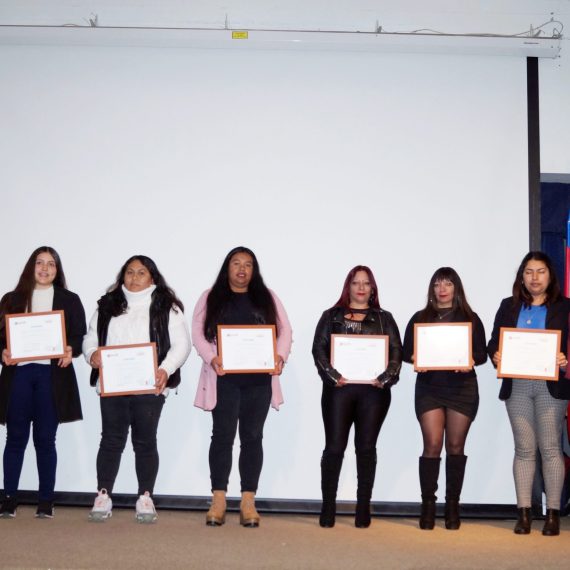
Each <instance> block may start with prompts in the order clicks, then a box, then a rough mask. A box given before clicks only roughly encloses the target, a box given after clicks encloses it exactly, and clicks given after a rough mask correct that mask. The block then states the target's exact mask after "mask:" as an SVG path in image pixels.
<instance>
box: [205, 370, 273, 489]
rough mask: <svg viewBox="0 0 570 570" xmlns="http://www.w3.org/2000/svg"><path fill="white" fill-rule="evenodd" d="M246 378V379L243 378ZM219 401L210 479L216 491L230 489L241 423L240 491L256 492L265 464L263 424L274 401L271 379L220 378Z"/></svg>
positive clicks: (216, 409) (214, 428) (213, 436)
mask: <svg viewBox="0 0 570 570" xmlns="http://www.w3.org/2000/svg"><path fill="white" fill-rule="evenodd" d="M244 380H245V379H244ZM217 397H218V400H217V404H216V407H215V408H214V409H213V410H212V419H213V424H214V425H213V428H212V443H211V444H210V457H209V458H210V478H211V481H212V490H213V491H227V489H228V479H229V477H230V471H231V469H232V449H233V445H234V439H235V437H236V431H237V427H238V423H239V439H240V443H241V447H240V455H239V472H240V477H241V490H242V492H243V491H252V492H254V493H255V492H256V491H257V485H258V482H259V475H260V474H261V467H262V465H263V446H262V440H263V426H264V424H265V419H266V418H267V413H268V412H269V404H270V403H271V382H270V381H267V382H264V383H262V384H254V385H252V384H251V383H248V382H247V381H245V382H242V381H240V380H235V379H225V378H224V377H218V382H217Z"/></svg>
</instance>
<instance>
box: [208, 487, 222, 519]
mask: <svg viewBox="0 0 570 570" xmlns="http://www.w3.org/2000/svg"><path fill="white" fill-rule="evenodd" d="M225 522H226V492H225V491H214V493H213V496H212V506H211V507H210V510H209V511H208V512H207V513H206V524H207V525H208V526H221V525H223V524H224V523H225Z"/></svg>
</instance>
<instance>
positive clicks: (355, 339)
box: [331, 334, 390, 384]
mask: <svg viewBox="0 0 570 570" xmlns="http://www.w3.org/2000/svg"><path fill="white" fill-rule="evenodd" d="M343 339H346V340H347V341H348V342H349V343H350V344H360V343H362V344H366V343H367V341H370V339H374V340H382V341H383V343H384V360H383V363H382V365H383V367H382V368H381V370H380V371H379V372H378V373H374V372H371V373H370V376H369V377H368V378H366V379H364V378H353V377H351V376H360V375H361V374H355V373H352V374H351V372H350V370H349V369H348V368H345V369H344V371H343V370H342V369H340V368H339V366H340V367H341V368H342V367H343V365H342V364H340V365H339V364H338V362H337V361H336V354H335V351H336V341H337V340H338V341H342V340H343ZM389 344H390V337H389V336H388V335H386V334H331V365H332V367H333V368H335V369H336V370H337V371H338V372H340V374H341V375H342V376H343V377H344V378H345V380H346V381H347V383H348V384H372V383H373V382H374V380H375V379H376V378H377V377H378V376H379V375H380V374H382V372H384V371H385V370H386V368H387V366H388V357H389V351H390V346H389ZM348 366H349V365H348Z"/></svg>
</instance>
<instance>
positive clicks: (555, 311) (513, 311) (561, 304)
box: [487, 297, 570, 400]
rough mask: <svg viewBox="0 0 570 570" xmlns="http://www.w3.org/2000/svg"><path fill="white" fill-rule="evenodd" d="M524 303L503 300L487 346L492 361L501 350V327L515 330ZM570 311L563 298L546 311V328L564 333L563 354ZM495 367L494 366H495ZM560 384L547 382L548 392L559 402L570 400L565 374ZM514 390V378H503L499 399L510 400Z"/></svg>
mask: <svg viewBox="0 0 570 570" xmlns="http://www.w3.org/2000/svg"><path fill="white" fill-rule="evenodd" d="M521 307H522V303H518V304H516V305H515V304H514V303H513V298H512V297H508V298H507V299H503V300H502V302H501V306H500V307H499V310H498V311H497V314H496V316H495V323H494V325H493V332H492V334H491V340H490V341H489V344H488V345H487V352H488V353H489V356H490V357H491V359H492V358H493V355H494V354H495V352H497V350H499V337H500V329H501V327H509V328H515V327H516V326H517V321H518V318H519V313H520V310H521ZM569 311H570V299H567V298H566V297H562V298H561V299H560V300H559V301H556V302H555V303H551V304H550V305H549V306H548V307H547V309H546V328H547V329H550V330H559V331H561V332H562V344H561V347H562V352H564V354H566V350H567V348H566V347H567V342H568V314H569ZM493 365H494V364H493ZM558 378H559V379H558V382H546V385H547V386H548V391H549V392H550V395H551V396H552V397H553V398H556V399H557V400H569V399H570V380H568V379H566V378H564V376H563V374H561V373H560V371H559V374H558ZM512 389H513V380H512V378H503V383H502V385H501V391H500V392H499V398H500V399H501V400H508V399H509V398H510V396H511V391H512Z"/></svg>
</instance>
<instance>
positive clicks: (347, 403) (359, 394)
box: [321, 384, 392, 459]
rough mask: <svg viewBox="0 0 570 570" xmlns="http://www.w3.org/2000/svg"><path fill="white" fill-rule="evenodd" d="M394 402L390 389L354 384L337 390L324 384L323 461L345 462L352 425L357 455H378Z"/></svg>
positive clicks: (322, 401) (322, 406) (322, 404)
mask: <svg viewBox="0 0 570 570" xmlns="http://www.w3.org/2000/svg"><path fill="white" fill-rule="evenodd" d="M391 399H392V396H391V394H390V390H386V389H382V388H375V387H374V386H369V385H364V384H351V385H345V386H343V387H341V388H336V387H332V386H327V385H323V395H322V398H321V409H322V413H323V422H324V426H325V441H326V443H325V449H324V451H323V458H325V457H337V458H341V459H342V457H343V456H344V451H345V449H346V445H347V443H348V435H349V433H350V428H351V426H352V424H354V447H355V451H356V454H357V455H359V454H369V453H373V452H375V451H376V441H377V440H378V434H379V433H380V428H381V427H382V424H383V423H384V419H385V418H386V414H387V413H388V409H389V408H390V402H391Z"/></svg>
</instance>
